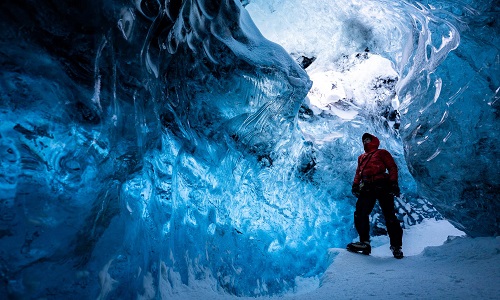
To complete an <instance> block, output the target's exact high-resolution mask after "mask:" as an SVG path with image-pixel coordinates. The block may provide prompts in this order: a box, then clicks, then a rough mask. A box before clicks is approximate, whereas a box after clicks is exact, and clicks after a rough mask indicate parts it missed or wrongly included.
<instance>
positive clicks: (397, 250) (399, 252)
mask: <svg viewBox="0 0 500 300" xmlns="http://www.w3.org/2000/svg"><path fill="white" fill-rule="evenodd" d="M391 251H392V255H394V257H395V258H397V259H401V258H403V251H402V250H401V247H398V246H391Z"/></svg>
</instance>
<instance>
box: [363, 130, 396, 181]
mask: <svg viewBox="0 0 500 300" xmlns="http://www.w3.org/2000/svg"><path fill="white" fill-rule="evenodd" d="M379 146H380V141H379V139H378V138H377V137H376V136H373V135H372V141H371V142H370V143H368V144H366V145H364V148H365V153H363V154H361V155H360V156H359V157H358V167H357V168H356V175H355V176H354V184H359V183H360V182H361V180H362V179H365V180H368V181H370V180H378V179H382V178H384V177H387V176H388V177H389V180H390V181H391V182H397V181H398V166H397V165H396V163H395V162H394V158H392V155H391V154H390V153H389V152H388V151H387V150H385V149H378V147H379ZM386 170H388V171H389V174H388V175H387V173H386Z"/></svg>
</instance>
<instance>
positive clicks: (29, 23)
mask: <svg viewBox="0 0 500 300" xmlns="http://www.w3.org/2000/svg"><path fill="white" fill-rule="evenodd" d="M243 5H245V7H243ZM498 13H499V8H498V4H496V3H495V2H494V1H483V2H477V1H475V2H471V3H468V4H463V5H462V6H458V5H456V4H454V3H453V2H447V1H425V2H422V3H417V2H398V3H396V4H395V3H394V2H393V1H376V2H375V1H373V2H366V1H355V0H353V1H350V2H348V3H345V1H343V2H342V3H341V2H340V1H328V2H325V1H300V0H289V1H283V0H274V1H260V0H253V1H241V3H240V1H234V0H184V1H180V0H179V1H170V0H167V1H165V2H161V1H156V0H143V1H141V0H136V1H128V2H127V1H125V2H123V1H114V0H106V1H97V0H95V1H86V3H85V4H82V3H81V2H79V1H76V0H71V1H65V2H64V3H53V2H52V1H32V0H20V1H16V2H15V3H14V2H8V3H7V2H5V3H2V4H0V16H1V17H0V25H1V26H2V34H1V38H0V54H1V55H0V62H1V65H2V69H1V71H0V76H1V80H0V86H1V88H0V99H1V100H0V119H1V122H0V153H1V155H0V253H1V256H0V257H1V258H0V274H1V275H0V276H1V278H2V281H1V284H0V293H1V294H3V295H8V296H9V297H20V298H23V297H30V298H44V297H52V298H55V299H63V298H67V297H70V296H71V297H73V298H99V299H105V298H109V299H123V298H132V297H134V298H136V297H139V296H140V297H143V298H153V297H162V298H168V295H170V294H171V293H175V291H176V289H177V288H178V287H179V286H180V285H191V286H193V285H194V286H195V285H196V284H197V282H205V283H208V284H209V285H210V288H211V289H213V290H218V291H221V292H226V293H230V294H234V295H247V296H260V295H271V294H279V293H283V292H286V291H288V290H293V289H294V288H295V287H296V285H297V282H300V281H301V280H304V278H306V279H309V280H312V281H316V282H318V283H319V276H320V275H321V274H322V272H324V271H325V269H326V267H327V266H328V264H329V260H330V258H329V257H328V253H327V249H328V248H331V247H343V246H344V245H345V244H346V243H347V242H350V241H351V240H352V239H354V238H356V233H355V231H354V230H353V228H352V227H353V226H352V213H353V204H354V199H353V198H352V196H350V184H351V181H352V176H353V173H354V169H355V162H356V160H355V158H356V157H357V155H359V153H360V149H361V147H360V136H361V134H362V133H363V132H365V131H370V132H372V133H374V134H376V135H378V136H379V137H380V138H381V140H382V146H383V147H385V148H386V149H389V150H390V151H391V152H392V153H393V155H394V157H395V159H396V161H397V163H398V165H399V167H400V173H401V174H400V185H401V188H402V190H403V197H402V198H401V199H398V200H397V203H396V204H397V208H398V212H399V217H400V218H401V220H402V222H403V224H404V226H411V225H413V224H415V223H416V222H420V221H422V220H423V219H424V218H430V217H432V218H441V215H442V216H444V217H445V218H447V219H449V220H451V221H453V222H454V224H456V226H461V229H463V230H464V231H466V232H467V233H469V234H471V235H496V234H498V231H499V227H498V215H497V213H496V212H497V211H498V196H497V195H496V191H497V190H498V187H499V179H498V170H499V168H498V167H499V166H498V159H497V157H498V154H499V153H498V146H497V145H496V143H494V142H493V138H494V137H495V129H497V128H498V101H497V100H498V90H499V87H500V84H499V77H498V76H499V74H500V72H498V69H499V65H500V64H499V61H498V60H499V57H500V56H499V55H500V54H499V50H498V45H500V43H499V41H498V39H499V35H498V32H499V28H498V26H499V25H498V18H497V17H498ZM254 22H255V23H254ZM306 58H307V59H308V64H309V65H308V66H307V68H306V70H307V72H306V71H305V70H304V69H303V68H301V66H300V65H299V64H298V63H297V61H299V62H300V60H302V61H303V60H304V59H306ZM313 58H314V59H313ZM329 87H331V88H330V89H329ZM434 207H435V208H437V211H436V210H435V209H434ZM438 211H439V212H438ZM377 216H378V214H377V213H375V215H374V216H373V220H372V223H373V225H374V226H373V230H372V233H373V234H374V235H378V234H384V233H385V229H384V224H383V222H381V221H379V220H378V217H377ZM478 220H481V221H480V222H478Z"/></svg>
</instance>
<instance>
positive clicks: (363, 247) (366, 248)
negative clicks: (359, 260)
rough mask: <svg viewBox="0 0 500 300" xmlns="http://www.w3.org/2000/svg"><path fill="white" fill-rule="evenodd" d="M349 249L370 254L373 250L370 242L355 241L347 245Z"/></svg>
mask: <svg viewBox="0 0 500 300" xmlns="http://www.w3.org/2000/svg"><path fill="white" fill-rule="evenodd" d="M347 251H351V252H357V253H362V254H364V255H369V254H370V253H371V252H372V246H370V242H355V243H350V244H348V245H347Z"/></svg>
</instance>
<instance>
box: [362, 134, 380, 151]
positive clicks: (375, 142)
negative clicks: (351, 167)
mask: <svg viewBox="0 0 500 300" xmlns="http://www.w3.org/2000/svg"><path fill="white" fill-rule="evenodd" d="M367 137H370V138H371V139H372V141H371V142H369V143H368V144H366V145H363V148H364V149H365V152H367V153H368V152H372V151H374V150H377V149H378V147H379V146H380V140H379V139H378V138H377V137H376V136H374V135H373V134H369V133H365V134H363V137H362V138H361V142H363V140H364V139H365V138H367Z"/></svg>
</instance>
